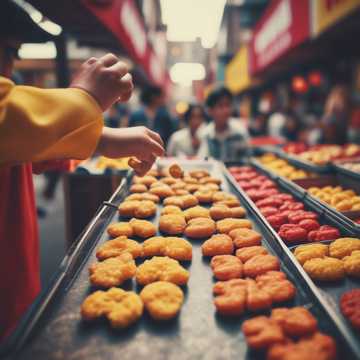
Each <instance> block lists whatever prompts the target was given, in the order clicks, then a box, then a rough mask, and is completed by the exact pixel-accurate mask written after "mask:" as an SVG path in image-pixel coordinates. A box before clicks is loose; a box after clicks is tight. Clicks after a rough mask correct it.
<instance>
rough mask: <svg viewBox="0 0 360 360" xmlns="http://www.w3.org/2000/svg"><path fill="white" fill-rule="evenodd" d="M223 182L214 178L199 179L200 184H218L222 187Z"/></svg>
mask: <svg viewBox="0 0 360 360" xmlns="http://www.w3.org/2000/svg"><path fill="white" fill-rule="evenodd" d="M221 183H222V181H221V179H219V178H215V177H212V176H205V177H202V178H200V179H199V184H217V185H221Z"/></svg>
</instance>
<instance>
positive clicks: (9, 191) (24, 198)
mask: <svg viewBox="0 0 360 360" xmlns="http://www.w3.org/2000/svg"><path fill="white" fill-rule="evenodd" d="M0 201H1V202H0V249H1V252H0V254H1V255H0V274H1V277H0V340H1V339H2V338H4V336H6V335H8V334H9V333H10V332H11V330H13V328H14V327H16V324H17V321H18V320H19V319H20V317H21V315H22V314H23V313H24V312H25V310H26V309H27V308H28V306H29V305H30V304H31V303H32V302H33V301H34V299H35V297H36V296H37V295H38V293H39V291H40V268H39V240H38V228H37V219H36V208H35V198H34V187H33V179H32V165H31V164H25V165H17V166H3V167H0Z"/></svg>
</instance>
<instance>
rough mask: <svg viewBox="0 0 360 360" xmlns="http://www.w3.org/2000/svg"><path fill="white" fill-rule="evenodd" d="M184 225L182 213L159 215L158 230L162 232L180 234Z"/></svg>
mask: <svg viewBox="0 0 360 360" xmlns="http://www.w3.org/2000/svg"><path fill="white" fill-rule="evenodd" d="M185 227H186V221H185V218H184V216H183V215H182V214H181V215H180V214H166V215H161V217H160V219H159V230H160V231H161V232H162V233H164V234H169V235H180V234H182V233H183V232H184V230H185Z"/></svg>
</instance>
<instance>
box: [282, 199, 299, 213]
mask: <svg viewBox="0 0 360 360" xmlns="http://www.w3.org/2000/svg"><path fill="white" fill-rule="evenodd" d="M303 209H304V204H303V203H301V202H298V201H295V202H294V201H285V202H284V204H283V205H281V206H280V208H279V210H281V211H283V210H292V211H295V210H303Z"/></svg>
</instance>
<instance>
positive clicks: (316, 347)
mask: <svg viewBox="0 0 360 360" xmlns="http://www.w3.org/2000/svg"><path fill="white" fill-rule="evenodd" d="M303 359H316V360H335V359H336V343H335V341H334V339H333V338H332V337H331V336H328V335H324V334H322V333H320V332H316V333H315V334H313V335H311V336H309V337H305V338H302V339H300V340H299V341H298V342H296V343H294V342H292V341H289V340H288V341H286V342H282V343H281V342H279V343H277V344H275V345H273V346H271V348H270V349H269V351H268V353H267V360H303Z"/></svg>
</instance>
